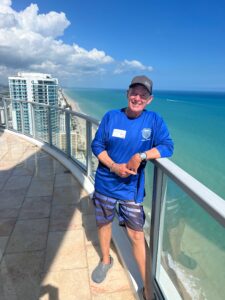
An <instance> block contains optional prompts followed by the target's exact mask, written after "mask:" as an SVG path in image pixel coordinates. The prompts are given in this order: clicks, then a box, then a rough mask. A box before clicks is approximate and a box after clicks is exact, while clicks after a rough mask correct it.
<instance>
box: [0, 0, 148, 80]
mask: <svg viewBox="0 0 225 300" xmlns="http://www.w3.org/2000/svg"><path fill="white" fill-rule="evenodd" d="M69 25H70V22H69V20H68V19H67V18H66V16H65V14H64V13H63V12H60V13H57V12H54V11H50V12H49V13H47V14H39V9H38V6H37V5H36V4H31V5H29V6H28V7H27V8H25V9H24V10H22V11H20V12H17V11H15V10H13V9H12V7H11V1H10V0H0V69H1V70H4V72H3V73H2V76H3V74H4V75H6V77H7V76H9V75H14V74H15V73H16V72H18V71H37V72H45V73H52V75H53V76H55V77H58V78H59V79H60V78H64V79H66V78H70V77H71V76H72V77H76V78H77V77H79V78H81V77H85V76H96V75H98V74H99V75H102V74H104V73H106V72H107V71H108V70H109V69H110V68H111V69H112V68H113V67H114V66H115V65H116V66H117V65H118V67H117V69H116V70H115V72H114V73H115V74H120V73H123V72H125V71H126V70H143V71H151V70H150V68H151V67H146V66H144V65H143V64H141V63H140V62H138V61H136V60H133V61H128V60H125V61H124V62H122V63H118V62H115V60H114V59H113V58H112V57H111V56H109V55H107V54H106V53H105V52H104V51H102V50H98V49H96V48H93V49H91V50H86V49H84V48H82V47H80V46H79V45H77V44H76V43H74V44H72V45H70V44H66V43H64V42H63V41H62V40H60V39H59V37H60V36H63V34H64V31H65V29H66V28H67V27H68V26H69ZM7 70H8V74H7ZM0 80H1V78H0Z"/></svg>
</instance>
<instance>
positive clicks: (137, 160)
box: [127, 148, 161, 174]
mask: <svg viewBox="0 0 225 300" xmlns="http://www.w3.org/2000/svg"><path fill="white" fill-rule="evenodd" d="M145 153H146V155H147V157H146V160H150V159H156V158H160V157H161V155H160V153H159V151H158V149H157V148H152V149H150V150H148V151H145ZM140 164H141V157H140V154H139V153H136V154H134V155H133V156H132V157H131V159H130V160H129V162H128V163H127V168H128V169H130V170H132V171H134V172H135V174H137V170H138V168H139V166H140Z"/></svg>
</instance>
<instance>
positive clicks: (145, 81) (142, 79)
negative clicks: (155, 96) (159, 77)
mask: <svg viewBox="0 0 225 300" xmlns="http://www.w3.org/2000/svg"><path fill="white" fill-rule="evenodd" d="M135 84H141V85H143V86H144V87H145V88H146V89H147V90H148V91H149V93H150V94H152V85H153V83H152V81H151V79H149V78H148V77H147V76H144V75H143V76H135V77H134V78H133V79H132V81H131V84H130V85H129V88H130V87H132V86H134V85H135Z"/></svg>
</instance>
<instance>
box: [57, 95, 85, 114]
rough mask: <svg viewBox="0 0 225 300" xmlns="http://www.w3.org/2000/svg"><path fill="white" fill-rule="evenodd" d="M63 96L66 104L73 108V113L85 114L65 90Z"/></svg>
mask: <svg viewBox="0 0 225 300" xmlns="http://www.w3.org/2000/svg"><path fill="white" fill-rule="evenodd" d="M62 94H63V96H64V99H65V100H66V102H67V103H68V105H69V106H71V108H72V110H73V111H76V112H79V113H83V112H82V111H81V109H80V106H79V104H78V103H77V102H76V100H75V99H72V98H70V97H69V96H68V95H67V94H66V92H65V90H64V89H62Z"/></svg>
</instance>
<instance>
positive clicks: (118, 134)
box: [112, 129, 127, 139]
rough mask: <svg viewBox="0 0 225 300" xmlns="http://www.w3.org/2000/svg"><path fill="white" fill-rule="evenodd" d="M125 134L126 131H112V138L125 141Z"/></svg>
mask: <svg viewBox="0 0 225 300" xmlns="http://www.w3.org/2000/svg"><path fill="white" fill-rule="evenodd" d="M126 133H127V132H126V130H121V129H113V133H112V136H114V137H118V138H121V139H125V137H126Z"/></svg>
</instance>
